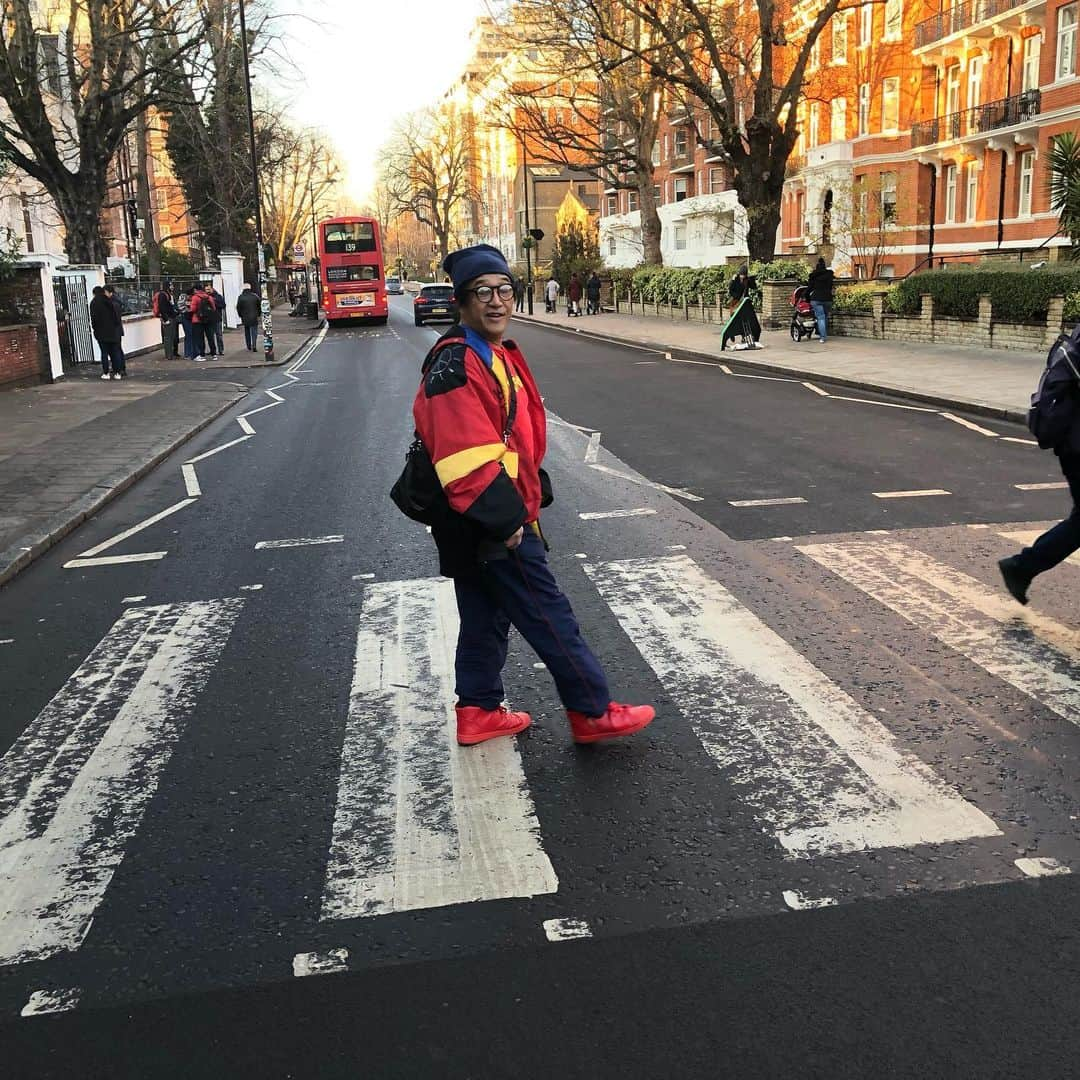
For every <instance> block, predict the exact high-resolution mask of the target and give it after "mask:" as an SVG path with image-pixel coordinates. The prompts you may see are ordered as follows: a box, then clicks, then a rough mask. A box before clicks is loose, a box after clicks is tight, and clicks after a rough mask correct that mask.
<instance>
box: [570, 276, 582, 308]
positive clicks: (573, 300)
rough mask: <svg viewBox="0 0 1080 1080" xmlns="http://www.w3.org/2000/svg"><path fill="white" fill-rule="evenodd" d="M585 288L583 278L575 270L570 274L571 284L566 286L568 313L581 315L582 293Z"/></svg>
mask: <svg viewBox="0 0 1080 1080" xmlns="http://www.w3.org/2000/svg"><path fill="white" fill-rule="evenodd" d="M582 292H583V290H582V287H581V278H579V277H578V274H577V271H576V270H575V271H574V272H573V273H572V274H571V275H570V284H569V285H567V287H566V299H567V305H566V314H567V315H580V314H581V294H582Z"/></svg>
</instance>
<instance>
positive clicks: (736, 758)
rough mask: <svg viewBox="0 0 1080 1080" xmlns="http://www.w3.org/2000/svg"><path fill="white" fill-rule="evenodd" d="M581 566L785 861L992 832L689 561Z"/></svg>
mask: <svg viewBox="0 0 1080 1080" xmlns="http://www.w3.org/2000/svg"><path fill="white" fill-rule="evenodd" d="M585 569H586V572H587V573H588V574H589V576H590V577H591V578H592V579H593V581H594V583H595V584H596V587H597V589H598V590H599V591H600V594H601V595H602V596H603V598H604V599H605V600H606V601H607V603H608V606H609V607H611V609H612V610H613V611H614V612H615V614H616V616H617V617H618V619H619V621H620V622H621V623H622V626H623V629H624V630H625V631H626V632H627V634H628V636H629V637H630V640H631V641H633V642H634V644H635V645H636V646H637V648H638V650H639V651H640V652H641V655H642V656H643V657H644V658H645V661H646V662H647V663H648V664H649V666H650V667H651V668H652V669H653V671H655V672H656V674H657V676H658V677H659V679H660V680H661V682H662V683H663V684H664V686H665V688H666V689H667V691H668V693H669V694H670V695H671V696H672V698H673V699H674V700H675V702H676V703H677V704H678V705H679V707H680V708H681V709H682V711H683V714H684V715H685V716H686V718H687V719H688V720H689V721H690V723H691V725H692V726H693V728H694V730H695V731H696V733H697V735H698V738H699V739H700V740H701V742H702V745H703V746H704V748H705V750H706V751H707V753H708V754H709V755H710V757H712V758H713V760H714V761H715V762H716V763H717V765H718V766H719V767H720V768H721V769H722V770H723V771H724V773H725V775H726V776H727V778H728V779H729V780H730V781H731V782H732V783H733V784H734V785H735V786H736V787H737V788H738V790H739V793H740V795H741V796H742V797H743V798H744V799H745V801H746V802H747V803H748V804H749V805H750V806H752V807H753V809H754V811H755V812H756V813H757V815H758V816H759V818H761V820H762V821H764V822H765V823H766V824H767V825H768V826H769V827H770V829H771V831H772V832H773V833H774V834H775V835H776V838H777V840H778V841H779V842H780V844H782V845H783V847H784V848H785V849H786V850H787V851H788V852H789V853H790V854H792V855H796V856H814V855H821V854H834V853H841V852H849V851H860V850H863V849H867V848H878V847H909V846H912V845H915V844H923V843H931V844H937V843H944V842H947V841H952V840H966V839H969V838H971V837H974V836H995V835H999V830H998V829H997V827H996V826H995V825H994V823H993V822H992V821H991V820H990V819H989V818H988V817H987V816H986V815H985V814H983V813H982V812H981V811H980V810H978V809H976V808H975V807H974V806H972V805H971V804H970V803H968V802H966V801H965V800H964V799H962V798H960V797H959V796H958V795H957V794H956V793H955V792H954V791H953V790H952V789H951V788H950V787H949V786H948V785H947V784H945V783H943V782H942V781H941V780H940V779H939V778H938V777H937V776H935V774H934V773H933V772H932V771H931V770H930V769H929V768H928V767H927V766H926V765H925V764H924V763H923V762H922V761H920V760H919V759H918V758H916V757H915V756H914V755H912V754H909V753H906V752H905V751H903V750H901V749H899V748H898V747H897V746H896V742H895V740H894V738H893V736H892V734H891V732H889V731H888V730H887V729H886V728H885V727H884V726H883V725H882V724H881V723H880V722H879V721H878V720H877V719H876V718H874V717H873V716H871V715H870V714H869V713H868V712H867V711H866V710H865V709H863V708H862V707H861V706H860V705H859V704H858V703H856V702H855V701H853V700H852V698H850V697H849V696H848V695H847V694H846V693H844V692H843V691H842V690H841V689H840V688H839V687H837V686H835V685H834V684H833V683H832V682H830V681H829V679H827V678H826V677H825V676H824V675H823V674H822V673H821V672H820V671H818V670H817V668H815V667H814V666H813V665H812V664H811V663H810V662H809V661H808V660H807V659H806V658H805V657H803V656H802V655H801V654H800V653H799V652H797V651H796V650H795V649H794V648H793V647H792V646H791V645H789V644H788V643H787V642H786V641H784V639H783V638H781V637H780V636H779V635H778V634H776V633H775V632H774V631H772V630H771V629H769V627H768V626H766V625H765V624H764V623H763V622H762V621H761V620H760V619H758V618H757V616H755V615H754V614H753V613H752V612H750V611H748V610H747V609H746V608H745V607H743V606H742V604H740V603H739V602H738V601H737V600H736V599H735V597H733V596H732V595H731V593H729V592H728V591H727V590H726V589H725V588H724V587H723V586H722V585H720V584H719V583H718V582H716V581H714V580H713V579H712V578H710V577H709V576H708V575H707V574H705V572H704V571H703V570H702V569H701V568H700V567H699V566H698V565H697V564H696V563H695V562H694V561H693V560H692V559H690V558H688V557H687V556H685V555H672V556H665V557H663V558H659V559H628V560H625V561H622V562H611V563H600V564H598V565H595V566H589V565H586V567H585Z"/></svg>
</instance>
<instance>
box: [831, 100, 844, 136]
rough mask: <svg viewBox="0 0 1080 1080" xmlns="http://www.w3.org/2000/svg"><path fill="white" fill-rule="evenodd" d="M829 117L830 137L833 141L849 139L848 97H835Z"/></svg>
mask: <svg viewBox="0 0 1080 1080" xmlns="http://www.w3.org/2000/svg"><path fill="white" fill-rule="evenodd" d="M830 108H831V115H830V117H829V138H830V140H831V141H832V142H845V141H846V140H847V98H842V97H838V98H833V100H832V105H831V107H830Z"/></svg>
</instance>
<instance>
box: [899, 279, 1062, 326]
mask: <svg viewBox="0 0 1080 1080" xmlns="http://www.w3.org/2000/svg"><path fill="white" fill-rule="evenodd" d="M893 289H894V296H895V301H894V304H895V307H891V308H890V310H894V311H895V312H896V314H900V315H918V313H919V310H920V306H921V300H920V297H921V296H922V295H923V294H924V293H929V294H930V295H931V296H933V298H934V311H935V313H936V314H938V315H945V316H955V317H957V318H962V319H974V318H976V317H977V316H978V314H979V297H980V296H982V295H986V296H989V297H990V298H991V299H992V301H993V304H994V319H995V320H996V321H997V322H1021V323H1022V322H1040V321H1042V320H1044V319H1045V318H1046V314H1047V310H1048V308H1049V305H1050V299H1051V297H1054V296H1070V295H1072V294H1073V293H1076V292H1078V291H1080V268H1068V267H1044V268H1043V269H1041V270H1030V269H1020V270H1018V269H1012V270H1005V269H1002V268H1001V267H1000V266H994V267H991V268H989V269H978V268H970V269H969V268H966V267H965V268H964V269H962V270H961V269H953V270H928V271H926V272H924V273H921V274H913V275H912V276H911V277H909V278H905V279H904V280H902V281H899V282H897V283H896V285H895V286H893Z"/></svg>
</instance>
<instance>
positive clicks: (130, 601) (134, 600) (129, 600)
mask: <svg viewBox="0 0 1080 1080" xmlns="http://www.w3.org/2000/svg"><path fill="white" fill-rule="evenodd" d="M145 599H146V596H145V595H144V596H125V597H124V599H123V600H121V601H120V602H121V603H122V604H137V603H139V602H140V601H141V600H145Z"/></svg>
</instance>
